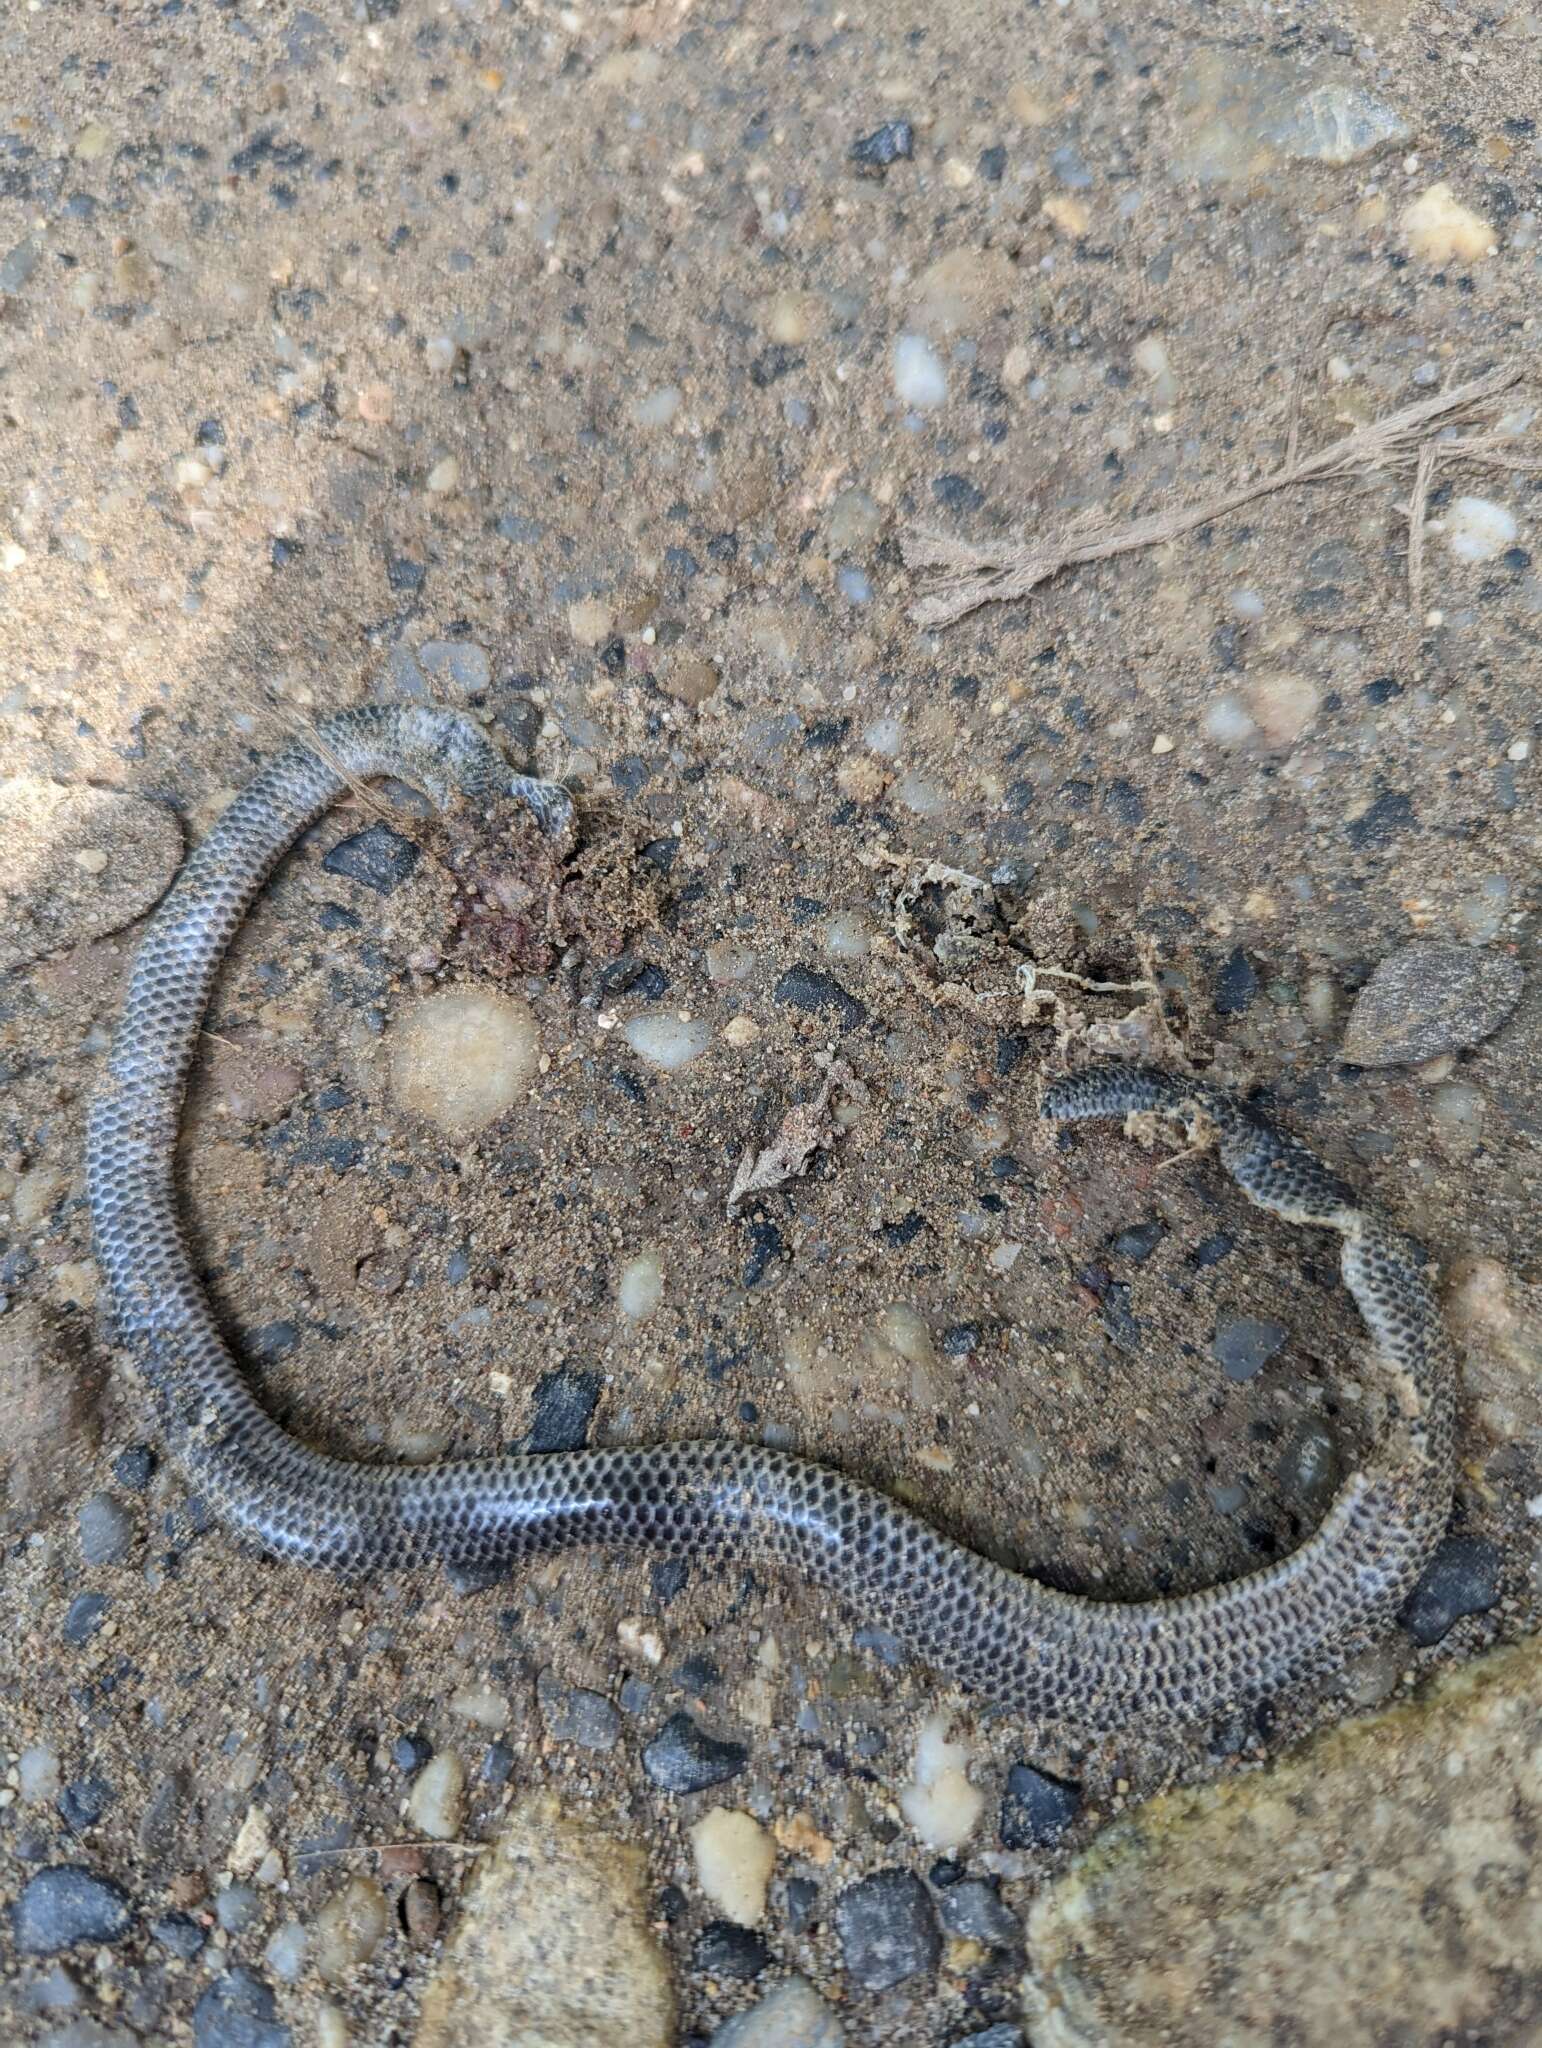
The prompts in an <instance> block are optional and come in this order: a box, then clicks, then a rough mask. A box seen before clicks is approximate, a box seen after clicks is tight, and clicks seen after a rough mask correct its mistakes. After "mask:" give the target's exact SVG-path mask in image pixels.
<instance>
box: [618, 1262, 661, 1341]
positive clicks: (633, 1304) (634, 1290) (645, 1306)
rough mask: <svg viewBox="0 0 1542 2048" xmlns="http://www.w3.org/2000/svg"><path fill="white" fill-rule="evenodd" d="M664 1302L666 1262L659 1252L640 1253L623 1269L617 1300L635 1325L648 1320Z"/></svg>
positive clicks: (624, 1313)
mask: <svg viewBox="0 0 1542 2048" xmlns="http://www.w3.org/2000/svg"><path fill="white" fill-rule="evenodd" d="M663 1299H664V1261H663V1259H662V1257H661V1256H660V1254H659V1253H658V1252H656V1251H646V1252H639V1253H638V1254H637V1257H636V1258H635V1259H628V1260H627V1262H626V1264H625V1265H624V1266H623V1267H622V1268H621V1275H620V1278H619V1280H618V1281H617V1283H616V1300H617V1302H618V1303H619V1305H620V1308H621V1313H622V1314H623V1315H624V1316H630V1317H631V1319H632V1321H633V1322H634V1323H640V1322H644V1321H646V1319H647V1318H648V1317H649V1316H651V1315H652V1314H653V1312H654V1310H655V1309H656V1308H657V1307H658V1305H659V1303H660V1302H661V1301H662V1300H663Z"/></svg>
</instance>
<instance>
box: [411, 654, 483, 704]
mask: <svg viewBox="0 0 1542 2048" xmlns="http://www.w3.org/2000/svg"><path fill="white" fill-rule="evenodd" d="M418 667H419V668H420V669H421V670H422V671H423V673H424V675H426V676H427V677H428V678H429V679H430V680H431V681H433V682H437V683H440V684H442V685H443V686H444V687H445V689H446V690H447V691H451V692H454V693H455V694H456V695H458V696H461V697H465V698H468V699H471V700H473V701H475V700H477V699H479V698H481V697H482V696H483V694H484V693H485V692H486V691H487V690H488V689H489V688H490V687H491V684H492V679H493V666H492V662H491V661H490V659H489V658H488V653H487V649H486V648H485V647H479V646H478V645H477V644H476V642H475V641H474V640H425V641H424V643H423V645H422V646H421V647H420V648H419V649H418Z"/></svg>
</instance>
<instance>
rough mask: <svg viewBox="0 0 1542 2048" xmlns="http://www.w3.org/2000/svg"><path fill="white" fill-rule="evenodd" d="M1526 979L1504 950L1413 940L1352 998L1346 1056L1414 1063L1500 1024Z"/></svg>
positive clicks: (1354, 1061) (1372, 1062) (1373, 1062)
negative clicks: (1501, 951)
mask: <svg viewBox="0 0 1542 2048" xmlns="http://www.w3.org/2000/svg"><path fill="white" fill-rule="evenodd" d="M1523 981H1524V976H1523V974H1522V971H1521V968H1520V966H1519V964H1518V962H1516V961H1514V960H1512V959H1511V958H1510V957H1509V956H1508V955H1507V954H1504V953H1493V952H1485V951H1482V950H1480V949H1477V948H1474V947H1471V946H1456V945H1449V944H1446V943H1444V942H1441V941H1438V940H1431V939H1415V940H1412V941H1411V942H1410V943H1409V944H1408V945H1406V946H1402V947H1400V948H1399V950H1398V951H1397V952H1395V953H1391V954H1389V955H1388V956H1387V958H1386V959H1385V960H1383V961H1381V963H1380V964H1379V965H1378V967H1377V968H1376V971H1375V973H1374V974H1373V975H1372V976H1371V978H1370V980H1369V981H1368V982H1367V983H1366V984H1365V987H1364V988H1363V989H1362V990H1361V991H1360V993H1359V995H1358V996H1357V997H1356V998H1355V1005H1354V1008H1353V1009H1352V1010H1351V1011H1350V1013H1349V1022H1348V1025H1347V1026H1346V1027H1345V1031H1344V1043H1343V1057H1344V1058H1345V1059H1346V1060H1348V1061H1349V1063H1350V1064H1351V1065H1352V1066H1356V1067H1399V1066H1415V1065H1417V1064H1418V1063H1419V1062H1421V1061H1423V1060H1428V1059H1433V1058H1434V1057H1435V1056H1436V1054H1437V1053H1443V1052H1460V1051H1462V1050H1463V1049H1464V1048H1466V1047H1467V1046H1472V1045H1478V1044H1480V1043H1481V1042H1482V1040H1484V1039H1485V1038H1488V1037H1489V1036H1491V1035H1492V1033H1494V1032H1495V1031H1497V1030H1498V1029H1499V1027H1500V1025H1501V1024H1503V1023H1504V1021H1505V1019H1506V1018H1507V1017H1508V1016H1509V1015H1510V1012H1511V1011H1512V1010H1513V1009H1514V1008H1515V1006H1516V1004H1517V1003H1518V1002H1519V1001H1520V995H1521V986H1522V983H1523Z"/></svg>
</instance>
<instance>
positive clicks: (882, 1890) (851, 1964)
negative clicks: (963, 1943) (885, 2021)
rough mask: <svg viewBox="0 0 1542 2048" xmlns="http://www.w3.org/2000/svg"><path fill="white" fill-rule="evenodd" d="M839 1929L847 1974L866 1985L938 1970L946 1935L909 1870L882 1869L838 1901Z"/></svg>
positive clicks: (879, 1987) (875, 1987) (883, 1985)
mask: <svg viewBox="0 0 1542 2048" xmlns="http://www.w3.org/2000/svg"><path fill="white" fill-rule="evenodd" d="M835 1925H836V1931H837V1932H838V1933H839V1935H840V1938H841V1954H842V1957H843V1959H844V1961H845V1964H846V1970H847V1973H848V1975H849V1976H850V1977H851V1978H852V1979H853V1980H854V1982H856V1983H857V1984H859V1985H860V1986H861V1988H862V1989H863V1990H864V1991H887V1990H888V1989H889V1988H890V1986H891V1985H894V1984H901V1983H903V1982H904V1980H905V1979H906V1978H907V1977H914V1976H916V1975H917V1974H918V1973H919V1972H920V1971H923V1970H926V1971H930V1970H934V1969H936V1967H937V1963H938V1959H939V1958H940V1956H941V1954H942V1936H941V1935H940V1934H939V1933H938V1932H937V1919H936V1915H935V1914H934V1913H933V1911H932V1902H931V1898H930V1895H929V1894H928V1892H927V1889H926V1887H925V1885H924V1884H922V1882H921V1880H920V1878H918V1877H913V1876H912V1875H911V1873H910V1872H909V1871H908V1870H880V1871H877V1872H875V1874H874V1875H873V1876H872V1877H864V1878H863V1879H862V1881H861V1883H860V1884H854V1885H851V1886H849V1887H848V1888H847V1890H845V1891H844V1892H842V1893H841V1895H840V1897H839V1898H838V1899H837V1900H836V1902H835Z"/></svg>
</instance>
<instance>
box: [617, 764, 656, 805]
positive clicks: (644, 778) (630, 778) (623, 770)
mask: <svg viewBox="0 0 1542 2048" xmlns="http://www.w3.org/2000/svg"><path fill="white" fill-rule="evenodd" d="M652 774H653V770H652V769H651V768H650V767H649V766H648V763H647V762H646V761H645V760H644V759H643V757H642V755H641V754H623V755H622V756H621V759H620V760H619V761H613V762H612V763H611V768H610V779H611V781H612V782H613V783H614V784H615V785H616V787H617V789H619V790H620V792H621V794H622V795H623V796H637V795H638V794H639V793H640V792H641V791H642V790H643V788H644V787H645V786H646V785H647V783H648V781H649V780H650V778H651V777H652Z"/></svg>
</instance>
